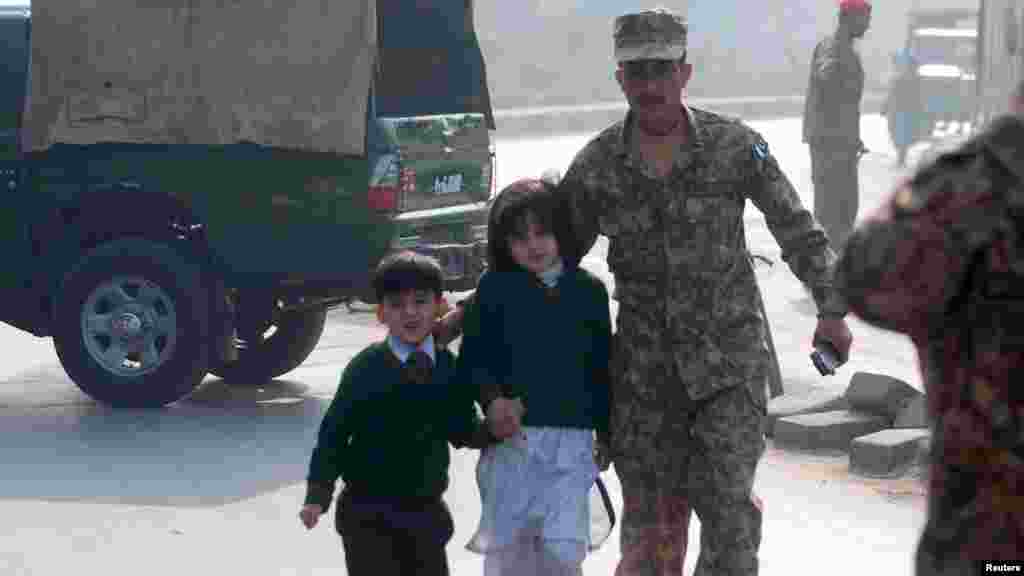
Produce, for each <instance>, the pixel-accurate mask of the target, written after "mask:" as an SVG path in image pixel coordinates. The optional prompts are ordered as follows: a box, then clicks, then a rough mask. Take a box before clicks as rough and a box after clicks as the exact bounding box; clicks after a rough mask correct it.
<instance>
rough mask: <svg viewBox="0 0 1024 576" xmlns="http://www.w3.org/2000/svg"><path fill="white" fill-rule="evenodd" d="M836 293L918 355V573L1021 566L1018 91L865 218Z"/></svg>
mask: <svg viewBox="0 0 1024 576" xmlns="http://www.w3.org/2000/svg"><path fill="white" fill-rule="evenodd" d="M837 283H838V284H839V285H840V286H841V287H842V290H843V292H844V295H845V297H846V299H847V300H848V303H849V306H850V309H851V310H852V311H853V312H854V313H856V314H857V315H858V316H861V317H862V318H864V319H865V320H867V321H868V322H870V323H872V324H875V325H876V326H880V327H882V328H886V329H889V330H895V331H898V332H902V333H905V334H907V335H908V336H909V337H910V338H911V339H912V341H913V342H914V344H915V346H916V347H917V350H918V355H919V361H920V363H921V369H922V372H923V374H924V381H925V386H926V389H927V398H928V408H929V411H930V414H931V417H932V422H933V425H932V428H933V440H932V449H931V459H932V463H931V469H930V474H929V487H928V489H929V505H928V522H927V524H926V527H925V530H924V534H923V536H922V538H921V541H920V545H919V547H918V554H917V574H918V575H919V576H932V575H957V576H971V575H973V574H983V573H986V572H985V570H984V565H983V563H984V562H986V561H988V562H993V563H995V564H998V563H999V562H998V561H1005V562H1014V561H1015V562H1018V563H1019V562H1020V561H1021V560H1024V395H1022V394H1021V390H1022V388H1021V386H1022V385H1024V328H1022V326H1024V85H1022V86H1021V88H1020V93H1019V94H1018V100H1017V103H1016V114H1015V115H1008V116H1006V117H1004V118H1001V119H998V120H996V121H995V122H994V123H993V124H991V125H990V126H989V127H987V128H986V129H985V130H984V131H983V132H981V133H980V134H978V135H977V136H976V137H974V138H972V139H971V140H970V141H968V142H967V143H966V144H964V145H963V146H962V147H961V148H959V149H958V150H956V151H954V152H952V153H949V154H946V155H944V156H941V157H940V158H939V159H938V160H936V161H935V162H934V163H932V164H931V165H930V166H927V167H925V168H924V169H923V170H921V171H920V172H919V173H918V174H917V175H916V176H915V177H914V178H913V179H912V180H910V182H909V183H907V184H905V185H903V186H902V187H901V188H899V189H898V190H897V192H896V193H895V194H894V195H893V196H892V197H891V198H890V199H889V200H888V201H887V202H886V203H885V204H883V206H882V207H881V209H880V210H879V211H878V212H877V213H876V214H874V215H873V216H871V217H869V218H868V219H867V220H866V221H865V223H864V224H863V225H862V227H861V228H860V229H859V230H857V231H856V232H855V233H854V234H853V236H852V237H851V238H850V242H849V244H848V246H847V247H846V250H845V252H844V254H843V257H842V259H841V261H840V263H839V266H838V273H837ZM1017 566H1019V564H1017Z"/></svg>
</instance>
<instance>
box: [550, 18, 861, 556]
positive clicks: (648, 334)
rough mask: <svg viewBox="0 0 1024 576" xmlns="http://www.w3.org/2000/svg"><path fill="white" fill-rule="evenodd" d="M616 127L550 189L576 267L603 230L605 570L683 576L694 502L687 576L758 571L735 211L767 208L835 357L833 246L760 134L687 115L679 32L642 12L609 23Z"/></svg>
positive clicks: (837, 322)
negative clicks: (608, 328)
mask: <svg viewBox="0 0 1024 576" xmlns="http://www.w3.org/2000/svg"><path fill="white" fill-rule="evenodd" d="M614 28H615V32H614V46H615V58H616V60H617V62H618V69H617V70H616V78H617V80H618V82H619V84H620V86H621V88H622V90H623V93H624V94H625V96H626V99H627V100H628V102H629V113H628V114H627V116H626V118H625V119H624V120H623V121H620V122H618V123H616V124H614V125H613V126H611V127H609V128H607V129H605V130H604V131H603V132H601V133H600V134H599V135H598V136H596V137H595V138H594V139H592V140H591V141H590V142H589V143H588V144H587V145H586V146H585V147H584V148H583V150H582V151H580V152H579V154H577V156H576V158H575V159H574V160H573V162H572V164H571V166H570V167H569V169H568V171H567V172H566V174H565V177H564V178H563V180H562V182H561V184H560V186H559V189H560V191H561V192H562V193H563V194H565V197H566V199H567V201H569V202H570V204H571V206H572V209H573V210H574V212H575V214H576V223H575V227H576V234H577V237H578V239H579V240H580V245H579V247H578V248H577V250H578V251H577V253H576V256H577V258H582V256H583V255H584V254H586V253H587V252H589V251H590V249H591V247H592V246H593V244H594V241H595V240H596V238H597V236H598V235H599V234H603V235H604V236H606V237H608V238H609V248H608V256H607V259H608V265H609V268H610V269H611V271H612V273H613V274H614V276H615V286H616V287H615V298H616V299H617V300H618V301H619V312H618V318H617V328H618V331H617V333H616V335H615V338H614V344H613V349H614V351H613V361H612V381H613V385H612V387H613V392H612V396H613V404H614V405H613V409H612V438H611V444H612V447H611V448H612V450H611V451H612V459H613V462H614V464H615V471H616V473H617V474H618V476H619V479H620V481H621V483H622V491H623V501H624V510H623V516H622V521H621V549H622V560H621V562H620V564H619V566H618V569H617V571H616V574H618V575H632V574H643V575H655V574H657V575H659V576H661V575H663V574H673V576H678V575H679V574H681V571H682V556H683V554H682V552H683V550H684V542H685V540H684V537H685V529H686V522H687V519H688V514H689V513H688V506H692V508H693V510H694V511H695V512H696V513H697V516H698V518H699V519H700V523H701V538H700V542H701V551H700V557H699V559H698V562H697V569H696V572H695V574H696V575H697V576H709V575H714V576H733V575H750V574H756V573H757V571H758V559H757V551H758V547H759V546H760V541H761V510H760V508H759V506H758V505H757V503H756V501H755V499H754V498H753V497H752V488H753V482H754V472H755V470H756V468H757V464H758V462H759V460H760V458H761V456H762V454H763V452H764V447H765V441H764V435H763V428H762V425H763V422H762V420H763V417H764V415H765V404H766V398H765V383H766V381H767V378H768V375H769V371H770V370H771V366H772V361H771V356H770V354H769V352H768V348H767V346H766V338H765V330H766V325H765V324H766V320H765V318H764V314H763V312H762V311H761V307H760V305H759V304H760V293H759V290H758V287H757V281H756V277H755V275H754V270H753V265H752V263H751V261H750V259H749V258H748V257H747V254H748V253H747V248H746V240H745V233H744V226H743V208H744V206H745V204H746V202H747V200H750V201H752V202H753V203H754V204H755V205H756V206H757V207H758V208H759V209H760V210H761V211H762V212H763V213H764V214H765V216H766V219H767V223H768V226H769V228H770V230H771V231H772V233H773V235H774V236H775V238H776V240H777V241H778V242H779V244H780V245H781V247H782V254H783V259H784V260H785V261H786V262H788V263H789V265H790V267H791V269H792V270H793V271H794V273H796V275H797V276H798V277H799V278H800V279H801V280H802V281H803V282H804V283H805V284H806V285H807V286H808V287H809V288H810V290H811V292H812V294H813V295H814V298H815V300H816V302H817V304H818V310H819V314H820V315H819V321H818V326H817V330H816V332H815V337H816V338H817V339H820V340H825V341H828V342H830V343H831V344H832V345H833V346H835V347H836V348H837V349H838V351H839V353H840V355H841V356H842V358H843V359H845V357H846V356H847V354H848V352H849V347H850V343H851V340H852V338H851V336H850V332H849V329H848V328H847V326H846V323H845V321H844V320H843V316H844V315H845V308H844V307H843V305H842V300H841V298H839V295H838V293H837V292H835V291H834V289H833V286H832V284H831V280H832V264H833V263H834V261H835V255H834V253H833V252H832V251H831V250H830V249H829V246H828V240H827V238H826V237H825V234H824V232H823V231H822V230H821V228H820V227H818V226H817V224H816V223H815V221H814V218H813V217H812V216H811V214H810V212H808V211H807V210H806V209H804V207H803V206H802V205H801V203H800V199H799V196H798V195H797V193H796V191H795V190H794V189H793V187H792V185H791V184H790V183H789V181H788V179H787V178H786V177H785V175H784V174H782V171H781V170H780V168H779V165H778V163H777V162H776V160H775V158H774V157H773V156H772V155H771V153H770V152H769V150H768V145H767V143H766V142H765V141H764V140H763V139H762V138H761V136H760V135H759V134H757V133H756V132H754V131H753V130H751V129H750V128H749V127H747V126H745V125H744V124H742V123H740V122H739V121H736V120H732V119H727V118H724V117H722V116H719V115H717V114H713V113H711V112H706V111H704V110H699V109H696V108H692V107H690V106H688V105H687V104H686V103H685V102H684V101H683V96H682V95H683V91H684V88H685V87H686V84H687V83H688V82H689V79H690V76H691V73H692V66H691V65H690V64H689V63H688V62H687V59H686V36H687V25H686V23H685V22H684V21H683V20H682V19H681V18H680V17H679V16H677V15H675V14H673V13H671V12H667V11H663V10H657V11H645V12H641V13H636V14H628V15H625V16H622V17H620V18H618V19H616V21H615V26H614Z"/></svg>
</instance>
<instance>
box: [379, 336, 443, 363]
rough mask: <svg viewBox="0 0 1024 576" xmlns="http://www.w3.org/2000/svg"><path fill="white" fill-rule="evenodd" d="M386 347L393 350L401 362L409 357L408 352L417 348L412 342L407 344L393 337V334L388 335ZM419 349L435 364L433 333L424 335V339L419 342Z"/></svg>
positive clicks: (410, 352)
mask: <svg viewBox="0 0 1024 576" xmlns="http://www.w3.org/2000/svg"><path fill="white" fill-rule="evenodd" d="M388 347H389V348H391V351H392V352H394V353H395V356H398V359H399V360H401V361H402V362H403V363H404V362H405V360H406V359H407V358H408V357H409V355H410V354H412V353H413V352H415V351H416V348H417V347H416V346H413V345H412V344H407V343H405V342H402V341H401V340H399V339H398V338H397V337H395V336H394V335H390V334H389V335H388ZM419 349H420V350H423V351H424V352H426V353H427V356H430V361H431V362H433V363H434V364H437V358H436V354H435V352H436V351H435V349H434V335H433V334H430V335H428V336H427V337H426V339H424V340H423V342H422V343H420V345H419Z"/></svg>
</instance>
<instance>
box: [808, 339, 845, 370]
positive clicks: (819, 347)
mask: <svg viewBox="0 0 1024 576" xmlns="http://www.w3.org/2000/svg"><path fill="white" fill-rule="evenodd" d="M811 362H813V363H814V367H815V368H817V369H818V372H819V373H820V374H821V375H822V376H832V375H834V374H835V373H836V368H838V367H840V366H842V364H843V362H842V360H840V359H839V351H838V350H836V348H835V346H833V345H832V344H830V343H828V342H824V341H820V342H815V343H814V351H813V352H811Z"/></svg>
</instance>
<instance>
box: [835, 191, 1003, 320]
mask: <svg viewBox="0 0 1024 576" xmlns="http://www.w3.org/2000/svg"><path fill="white" fill-rule="evenodd" d="M972 180H973V181H972ZM978 184H979V183H978V182H977V179H971V178H970V176H969V174H968V173H960V174H952V175H947V176H943V177H940V178H937V179H918V180H916V181H914V182H908V183H906V184H903V185H902V186H900V187H899V188H898V189H897V190H896V192H895V193H894V194H893V195H892V196H890V197H889V198H888V199H887V200H886V201H885V203H883V205H882V206H881V207H880V209H879V210H878V211H877V212H876V213H875V214H874V215H872V216H871V217H869V218H868V219H867V220H866V221H865V223H864V224H863V225H862V226H861V227H860V228H858V229H857V230H856V231H855V232H854V234H853V235H852V236H851V237H850V239H849V241H848V243H847V245H846V247H845V248H844V251H843V255H842V258H841V259H840V261H839V264H838V266H837V273H836V281H837V284H838V286H839V288H840V289H841V291H842V294H843V296H844V297H845V299H846V301H847V302H848V304H849V306H850V309H851V310H852V311H853V312H854V313H855V314H857V316H860V317H861V318H863V319H864V320H866V321H867V322H869V323H871V324H874V325H876V326H878V327H880V328H884V329H887V330H893V331H897V332H903V333H906V334H909V335H911V336H912V337H913V336H922V337H923V336H926V335H927V334H928V332H929V330H930V329H931V328H934V327H938V326H941V325H942V323H943V320H944V313H945V311H946V309H947V306H948V305H949V303H950V300H951V299H952V298H953V297H954V296H955V295H956V294H958V293H959V292H960V291H961V289H962V287H963V284H964V279H965V278H964V277H965V274H966V273H967V270H968V268H969V264H970V262H971V260H972V258H973V257H974V256H975V255H976V254H978V253H979V250H980V248H981V246H983V245H985V244H987V243H988V242H989V241H990V240H991V238H992V237H993V235H994V234H995V232H996V229H997V227H998V226H999V224H1000V219H999V217H998V215H999V214H1000V211H999V210H993V209H992V208H993V203H994V202H995V199H994V197H993V195H992V194H991V191H990V190H988V189H985V188H983V187H980V186H979V185H978Z"/></svg>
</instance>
